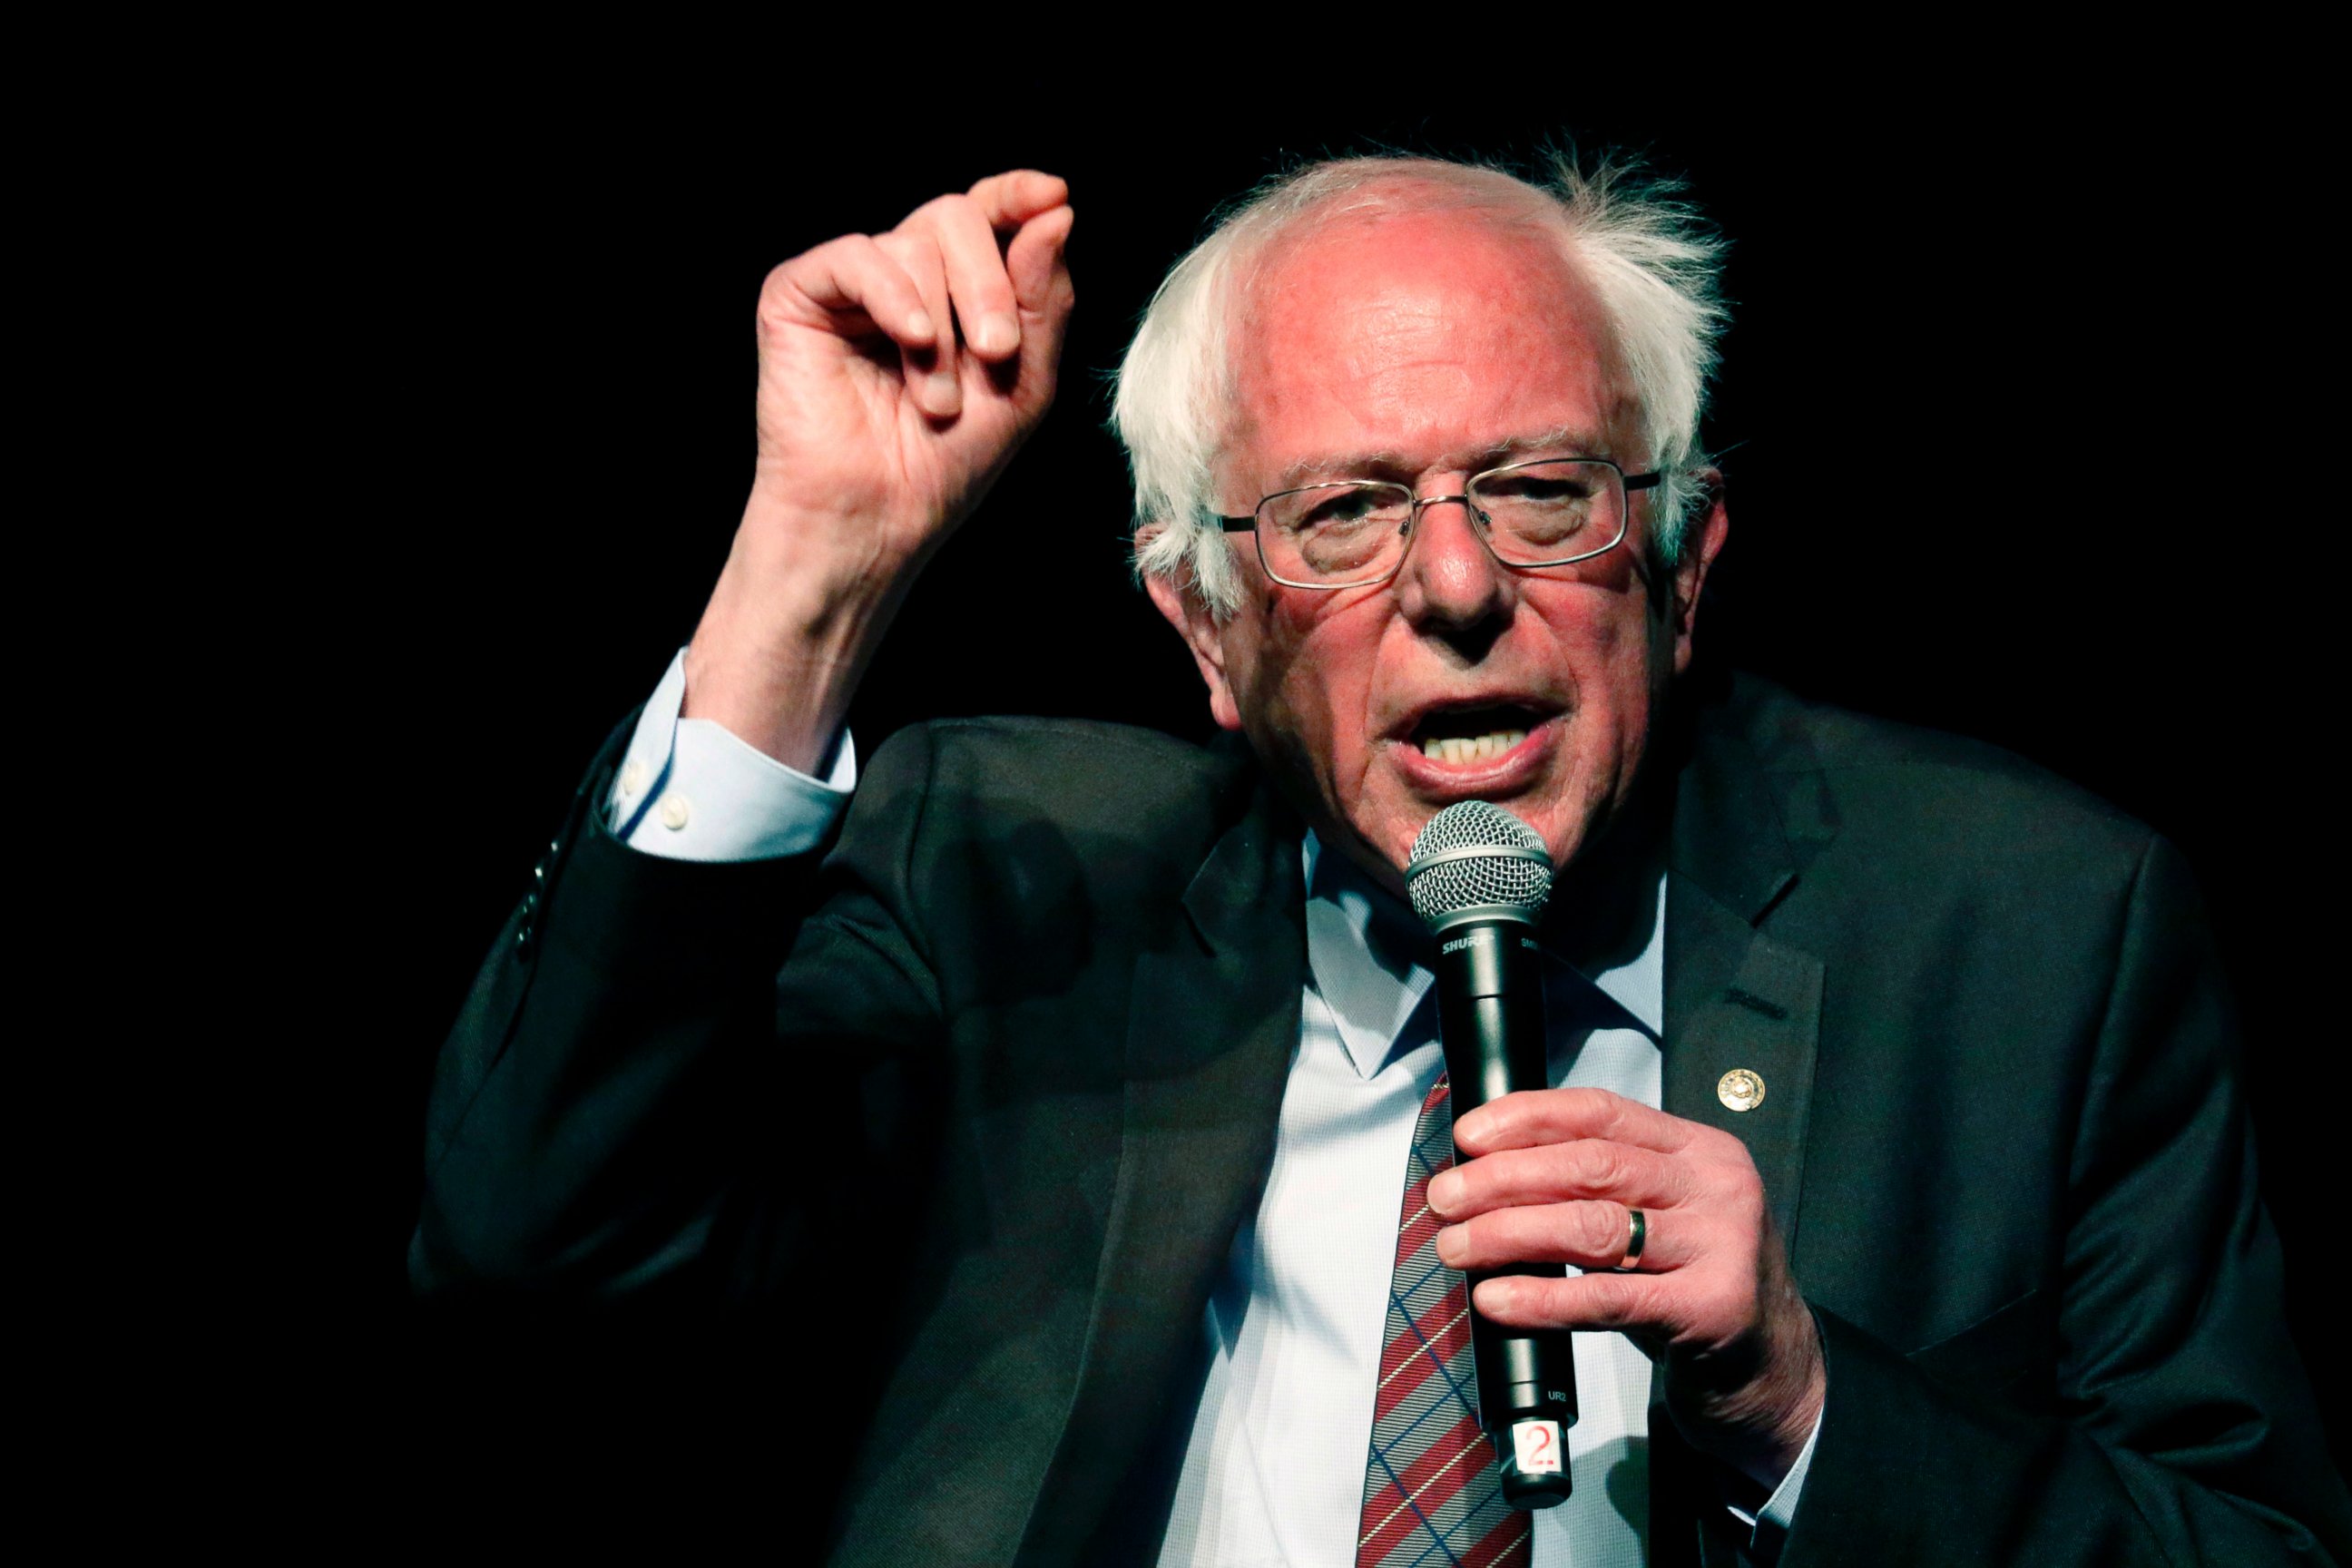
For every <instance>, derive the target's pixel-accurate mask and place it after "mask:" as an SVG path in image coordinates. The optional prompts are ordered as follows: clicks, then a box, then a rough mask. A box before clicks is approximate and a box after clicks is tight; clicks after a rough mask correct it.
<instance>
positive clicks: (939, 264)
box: [874, 230, 963, 419]
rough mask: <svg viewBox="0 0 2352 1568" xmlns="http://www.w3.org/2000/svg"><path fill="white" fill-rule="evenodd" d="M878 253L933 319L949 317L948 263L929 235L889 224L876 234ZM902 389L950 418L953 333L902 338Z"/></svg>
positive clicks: (932, 412) (958, 398)
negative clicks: (921, 340) (925, 339)
mask: <svg viewBox="0 0 2352 1568" xmlns="http://www.w3.org/2000/svg"><path fill="white" fill-rule="evenodd" d="M874 243H875V245H876V246H877V247H879V248H880V249H881V251H882V253H883V255H885V256H887V257H888V258H890V259H891V260H893V261H895V262H897V263H898V266H899V268H900V269H901V270H903V271H904V272H905V273H906V274H907V276H908V278H909V279H912V280H913V282H914V285H915V290H916V292H917V293H918V294H919V295H921V296H922V300H923V308H924V310H925V311H926V312H928V313H929V316H930V318H931V319H932V320H933V321H947V320H948V319H949V311H950V308H951V307H950V290H949V287H948V278H947V264H946V262H945V261H944V260H943V259H942V258H941V257H940V247H939V246H938V245H936V244H935V243H933V241H932V239H931V237H929V235H927V234H923V233H920V232H907V231H902V230H894V231H893V232H891V233H889V234H885V235H878V236H877V237H875V241H874ZM899 354H900V358H901V359H902V360H903V361H904V367H905V371H906V377H907V390H908V393H909V394H911V395H913V397H914V399H915V402H916V404H917V405H918V406H919V407H920V408H921V409H922V411H923V412H924V413H926V414H928V415H929V416H931V417H933V418H935V419H952V418H954V417H955V416H956V415H958V414H959V413H961V412H962V410H963V385H962V383H961V381H960V380H959V379H958V376H957V370H958V366H957V363H956V360H957V354H956V341H955V334H954V333H953V332H951V331H941V332H940V334H939V335H938V336H937V337H936V338H935V339H934V340H933V341H932V342H929V343H928V344H920V345H908V344H901V345H900V349H899Z"/></svg>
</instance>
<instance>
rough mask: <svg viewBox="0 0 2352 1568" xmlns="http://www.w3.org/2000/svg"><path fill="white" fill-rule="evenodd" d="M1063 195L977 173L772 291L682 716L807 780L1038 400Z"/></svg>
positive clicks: (1047, 361) (1045, 397)
mask: <svg viewBox="0 0 2352 1568" xmlns="http://www.w3.org/2000/svg"><path fill="white" fill-rule="evenodd" d="M1067 198H1068V190H1067V187H1066V186H1065V185H1064V184H1063V183H1062V181H1060V180H1059V179H1057V178H1055V176H1053V175H1051V174H1039V173H1036V172H1035V171H1034V170H1015V171H1013V172H1012V173H1010V174H996V175H992V176H991V177H990V178H988V179H985V180H982V181H981V182H980V184H976V185H974V186H973V187H972V188H971V191H970V192H968V193H966V194H964V195H948V196H941V197H940V198H939V199H937V200H936V201H932V202H929V203H926V204H925V205H923V206H921V207H919V208H918V209H916V210H915V211H914V212H913V213H911V214H909V215H908V217H907V219H906V220H905V221H904V222H903V223H901V224H899V225H898V227H896V228H894V229H892V230H890V231H889V232H888V233H887V234H880V235H872V236H867V235H846V236H844V237H841V238H839V239H835V240H830V241H827V242H826V243H825V244H824V245H820V246H818V247H815V248H814V249H813V250H810V251H807V252H805V253H803V254H802V255H800V256H797V257H794V258H793V259H792V260H790V261H787V262H785V263H784V264H783V265H782V266H780V267H778V268H776V269H775V270H774V271H773V272H772V273H770V274H769V275H768V279H767V282H766V284H765V285H764V286H763V287H762V288H761V293H760V307H759V318H758V330H759V350H760V376H759V392H758V398H757V405H756V418H757V429H758V437H759V444H758V457H757V462H756V466H755V468H754V475H753V480H752V486H751V499H750V500H749V502H748V503H747V504H746V506H745V508H744V514H743V521H742V524H741V526H740V528H739V529H738V530H737V531H736V535H735V542H734V547H733V549H732V550H731V551H730V553H729V556H728V561H727V566H726V569H725V571H724V572H722V573H721V574H720V576H719V584H718V586H717V588H716V589H715V590H714V591H713V592H712V595H711V599H710V604H709V607H708V608H706V609H705V610H704V612H703V616H702V621H701V624H700V625H699V626H698V627H697V628H696V631H695V634H694V641H693V645H692V647H691V648H690V649H689V651H688V657H687V696H686V709H685V711H686V712H687V714H688V715H689V716H691V717H696V718H708V719H715V720H717V721H719V722H720V723H722V724H724V725H726V726H727V728H729V729H730V730H731V731H734V732H735V733H736V734H738V735H740V736H741V737H742V738H743V739H744V740H746V741H748V742H751V744H753V745H755V746H758V747H759V748H760V749H761V750H762V751H765V752H768V753H769V754H770V755H772V756H774V757H777V758H779V759H780V760H782V761H783V762H786V763H791V764H793V766H796V767H801V768H804V769H805V768H812V767H814V765H815V763H816V761H817V759H818V756H819V754H820V752H822V751H823V749H824V747H825V745H826V744H827V742H828V741H829V740H830V738H831V737H832V735H833V734H834V732H835V730H837V729H838V727H839V725H840V722H841V720H842V715H843V714H844V712H845V710H847V707H848V704H849V699H850V696H851V694H852V692H853V691H854V690H855V689H856V681H857V678H858V676H859V674H860V673H861V672H862V671H863V669H864V668H865V666H866V661H867V659H868V658H871V656H872V654H873V651H874V648H875V647H876V646H877V644H878V642H879V641H880V638H881V636H882V633H883V632H884V630H885V629H886V628H887V625H888V621H889V617H890V615H891V613H892V612H893V611H894V610H895V609H896V607H897V605H898V601H899V599H900V598H901V597H902V596H903V595H904V594H905V591H906V588H907V586H908V584H909V583H910V582H911V581H912V580H913V578H914V575H915V574H916V573H917V572H918V571H919V570H920V569H921V566H922V564H923V563H924V562H925V561H926V560H927V559H928V558H929V555H930V552H932V551H933V550H935V549H936V548H938V546H939V544H940V542H942V541H943V540H945V539H946V538H947V536H948V535H949V534H950V532H952V531H954V528H955V526H956V524H958V523H959V522H961V521H962V520H963V518H964V517H965V516H966V515H968V514H969V512H970V511H971V509H972V507H973V506H974V505H975V504H977V503H978V501H979V500H980V499H981V497H982V495H983V494H984V493H985V492H986V490H987V489H988V487H989V485H990V484H991V483H992V482H993V481H994V479H995V478H996V476H997V475H998V474H1000V473H1001V472H1003V468H1004V465H1005V464H1006V463H1007V462H1008V461H1009V460H1010V459H1011V458H1012V456H1013V453H1014V452H1015V451H1016V450H1018V449H1019V447H1020V445H1021V443H1022V442H1023V440H1024V439H1025V438H1026V437H1028V434H1029V432H1030V431H1031V430H1033V429H1034V428H1035V427H1036V425H1037V422H1038V420H1039V419H1040V418H1042V417H1043V416H1044V415H1045V410H1046V408H1047V406H1048V405H1051V403H1052V402H1053V398H1054V385H1055V369H1056V366H1057V364H1058V363H1059V360H1060V357H1061V350H1062V338H1063V334H1064V331H1065V329H1066V326H1067V323H1068V321H1069V313H1070V305H1071V300H1072V292H1071V288H1070V276H1069V269H1068V267H1067V265H1066V261H1065V247H1066V244H1067V241H1068V239H1069V234H1070V225H1071V221H1072V215H1071V210H1070V207H1069V205H1068V199H1067Z"/></svg>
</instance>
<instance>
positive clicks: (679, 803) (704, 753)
mask: <svg viewBox="0 0 2352 1568" xmlns="http://www.w3.org/2000/svg"><path fill="white" fill-rule="evenodd" d="M685 701H686V650H685V649H684V648H680V649H678V650H677V658H673V659H671V660H670V663H669V670H668V673H667V674H665V675H664V676H663V677H662V679H661V684H660V685H659V686H656V687H655V688H654V694H653V696H652V698H651V699H650V700H647V702H646V710H645V712H644V714H643V715H642V716H641V717H640V718H639V719H638V720H637V728H636V732H635V734H633V735H632V736H630V737H629V747H628V750H627V751H626V752H624V753H623V754H622V758H621V769H620V773H618V775H617V776H615V778H614V781H613V793H612V796H611V798H610V799H609V800H608V801H607V802H606V803H605V805H606V809H607V812H608V813H609V816H608V818H607V819H608V820H609V821H610V822H611V824H612V827H613V837H615V838H618V839H619V840H620V841H621V842H622V843H624V844H625V845H627V846H628V847H630V848H632V849H638V850H643V851H644V852H645V853H646V854H648V855H659V856H661V857H663V858H666V859H671V860H770V859H774V858H778V857H781V856H785V855H805V854H807V853H809V852H810V851H811V850H814V849H817V848H820V847H823V846H824V842H825V840H826V839H828V838H830V837H832V836H833V830H834V829H835V827H836V826H839V825H840V822H841V817H842V814H843V813H844V812H845V811H846V810H847V809H848V807H849V792H850V791H851V790H853V789H855V788H856V784H857V749H856V745H855V744H853V743H852V742H851V741H850V738H849V735H848V733H847V731H844V732H843V733H842V736H841V738H840V740H839V741H837V742H835V745H834V754H833V758H832V761H831V763H830V765H829V766H827V767H826V768H825V773H826V777H824V779H822V780H820V779H816V778H813V777H811V776H810V775H809V774H807V773H803V772H801V771H800V770H799V769H798V768H791V767H786V766H785V765H784V764H783V763H780V762H778V761H776V759H775V758H773V757H772V756H769V755H768V754H767V753H766V752H762V751H761V750H760V749H759V748H758V747H756V746H753V745H751V744H750V743H749V742H745V741H744V740H742V739H741V738H740V737H739V736H737V735H736V734H735V733H734V732H733V731H730V730H729V729H728V728H727V727H726V726H724V725H722V724H720V723H719V722H717V721H714V720H709V719H681V718H679V717H678V710H679V709H680V708H681V707H682V706H683V705H684V704H685Z"/></svg>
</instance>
